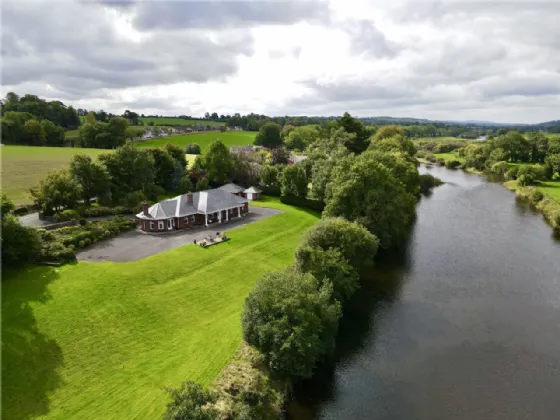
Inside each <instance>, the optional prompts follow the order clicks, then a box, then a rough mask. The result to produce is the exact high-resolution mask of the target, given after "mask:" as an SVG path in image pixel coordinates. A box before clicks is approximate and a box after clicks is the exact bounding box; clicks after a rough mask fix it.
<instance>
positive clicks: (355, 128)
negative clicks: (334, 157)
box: [334, 112, 370, 154]
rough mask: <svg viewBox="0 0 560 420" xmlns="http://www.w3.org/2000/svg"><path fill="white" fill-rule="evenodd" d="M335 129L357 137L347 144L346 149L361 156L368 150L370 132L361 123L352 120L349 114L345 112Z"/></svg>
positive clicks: (337, 121) (336, 123)
mask: <svg viewBox="0 0 560 420" xmlns="http://www.w3.org/2000/svg"><path fill="white" fill-rule="evenodd" d="M334 127H335V128H343V129H344V131H346V132H347V133H349V134H354V135H355V137H353V138H352V140H351V141H349V142H347V143H346V147H347V148H348V150H350V151H351V152H353V153H357V154H359V153H362V152H363V151H364V150H366V149H367V148H368V145H369V143H370V141H369V137H370V132H369V131H368V130H367V129H366V127H365V126H364V124H363V123H362V122H361V121H359V120H357V119H355V118H352V116H351V115H350V114H349V113H348V112H345V113H344V115H343V116H342V118H340V119H339V120H336V122H335V124H334Z"/></svg>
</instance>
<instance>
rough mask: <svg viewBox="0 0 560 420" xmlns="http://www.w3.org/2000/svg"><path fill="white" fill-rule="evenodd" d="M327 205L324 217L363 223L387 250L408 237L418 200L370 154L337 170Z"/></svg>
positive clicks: (347, 161) (330, 184) (349, 161)
mask: <svg viewBox="0 0 560 420" xmlns="http://www.w3.org/2000/svg"><path fill="white" fill-rule="evenodd" d="M325 202H326V207H325V210H324V211H323V215H324V216H331V217H337V216H342V217H344V218H346V219H347V220H350V221H357V222H359V223H360V224H362V225H364V226H365V227H366V228H367V229H368V230H369V231H370V232H372V233H373V234H374V235H376V236H377V237H378V238H379V240H380V245H381V247H383V248H390V247H392V246H395V245H398V244H399V243H400V242H401V241H402V240H403V239H404V238H405V237H406V235H407V233H408V228H409V226H410V224H411V222H412V220H413V218H414V216H415V206H416V198H415V197H414V196H413V195H412V194H410V193H408V192H407V191H406V189H405V187H404V185H403V184H402V182H400V181H399V180H398V179H397V178H395V176H394V175H393V174H392V173H391V170H390V169H388V168H387V167H385V165H383V164H382V163H380V162H379V161H377V160H376V159H375V158H374V157H373V156H372V155H371V154H369V153H366V154H362V155H360V156H358V157H357V158H356V159H354V160H353V161H352V160H345V161H342V162H341V164H339V165H337V167H335V169H334V170H333V176H332V181H331V182H330V183H329V185H328V186H327V198H326V200H325Z"/></svg>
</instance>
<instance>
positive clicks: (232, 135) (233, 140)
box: [137, 131, 257, 153]
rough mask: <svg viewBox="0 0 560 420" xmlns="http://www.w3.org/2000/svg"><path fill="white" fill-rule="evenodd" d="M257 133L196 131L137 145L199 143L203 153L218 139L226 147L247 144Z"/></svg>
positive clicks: (251, 142) (184, 144)
mask: <svg viewBox="0 0 560 420" xmlns="http://www.w3.org/2000/svg"><path fill="white" fill-rule="evenodd" d="M256 135H257V133H255V132H251V131H228V132H225V133H196V134H188V135H183V136H170V137H164V138H162V139H157V140H147V141H141V142H138V143H137V145H138V147H162V146H165V145H166V144H167V143H173V144H176V145H177V146H179V147H181V148H184V147H185V146H186V145H187V144H190V143H197V144H199V145H200V148H201V150H202V153H205V152H206V151H207V150H208V147H210V144H211V143H212V142H213V141H214V140H216V139H220V140H221V141H222V142H224V144H225V145H226V146H228V147H231V146H247V145H249V144H253V142H254V141H255V137H256Z"/></svg>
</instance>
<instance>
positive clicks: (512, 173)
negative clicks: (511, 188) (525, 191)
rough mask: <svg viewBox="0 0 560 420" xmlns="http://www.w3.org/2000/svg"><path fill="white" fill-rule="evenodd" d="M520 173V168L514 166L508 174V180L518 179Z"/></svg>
mask: <svg viewBox="0 0 560 420" xmlns="http://www.w3.org/2000/svg"><path fill="white" fill-rule="evenodd" d="M518 173H519V166H513V167H511V168H510V169H508V170H507V172H506V178H507V179H510V180H511V179H517V174H518Z"/></svg>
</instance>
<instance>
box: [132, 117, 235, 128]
mask: <svg viewBox="0 0 560 420" xmlns="http://www.w3.org/2000/svg"><path fill="white" fill-rule="evenodd" d="M139 120H140V121H142V124H144V125H148V123H150V122H153V123H154V124H155V125H165V126H173V125H198V124H202V125H211V126H220V125H226V123H223V122H218V121H210V120H193V119H190V120H187V119H184V118H178V117H140V118H139Z"/></svg>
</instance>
